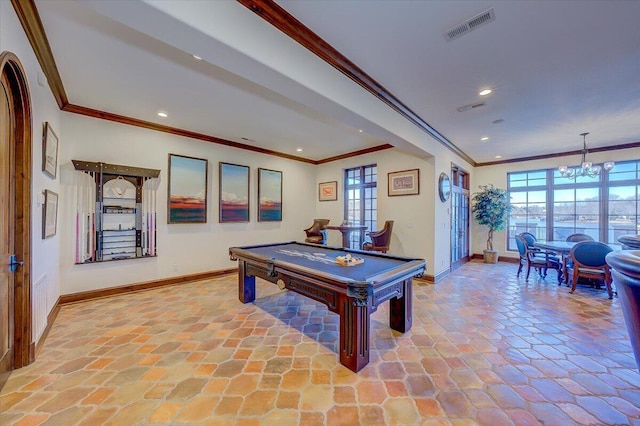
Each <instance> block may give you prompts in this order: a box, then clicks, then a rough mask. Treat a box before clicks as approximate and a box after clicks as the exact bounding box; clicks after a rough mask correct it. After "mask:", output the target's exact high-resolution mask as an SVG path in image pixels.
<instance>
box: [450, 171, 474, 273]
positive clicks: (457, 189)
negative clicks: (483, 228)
mask: <svg viewBox="0 0 640 426" xmlns="http://www.w3.org/2000/svg"><path fill="white" fill-rule="evenodd" d="M458 174H462V175H463V184H462V186H460V185H458V184H457V183H456V182H457V181H458V180H459V179H458ZM470 179H471V175H470V174H469V172H467V171H466V170H465V169H463V168H462V167H460V166H458V165H456V164H454V163H451V198H453V197H455V196H456V195H455V194H462V195H466V197H467V209H466V213H467V220H466V223H467V229H466V230H465V238H466V241H467V242H466V247H467V255H466V256H464V257H460V258H458V260H457V261H455V262H453V261H452V257H453V247H454V244H453V238H454V236H453V226H452V229H451V235H450V236H449V238H450V239H451V243H450V251H451V252H450V253H449V262H450V270H451V271H455V270H456V269H458V268H459V267H461V266H462V265H464V264H465V263H467V262H468V261H469V260H470V259H471V250H470V249H471V244H470V240H469V239H470V226H471V191H470V190H469V183H470ZM454 214H455V213H454V211H453V208H451V215H450V216H451V217H450V223H453V215H454Z"/></svg>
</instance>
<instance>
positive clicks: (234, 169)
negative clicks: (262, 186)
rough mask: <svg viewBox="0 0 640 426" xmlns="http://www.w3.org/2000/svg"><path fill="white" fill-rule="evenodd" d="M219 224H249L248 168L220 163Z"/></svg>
mask: <svg viewBox="0 0 640 426" xmlns="http://www.w3.org/2000/svg"><path fill="white" fill-rule="evenodd" d="M219 221H220V223H225V222H249V167H248V166H241V165H238V164H229V163H222V162H221V163H220V218H219Z"/></svg>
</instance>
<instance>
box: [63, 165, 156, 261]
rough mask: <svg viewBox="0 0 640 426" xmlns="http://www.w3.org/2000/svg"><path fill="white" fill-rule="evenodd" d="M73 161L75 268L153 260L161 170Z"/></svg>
mask: <svg viewBox="0 0 640 426" xmlns="http://www.w3.org/2000/svg"><path fill="white" fill-rule="evenodd" d="M71 161H72V163H73V166H74V168H75V170H76V174H75V185H74V186H75V190H76V193H75V201H76V203H75V204H76V218H75V224H76V226H75V230H76V232H75V234H76V253H75V263H92V262H103V261H107V260H121V259H135V258H143V257H153V256H157V250H156V192H157V188H158V182H159V179H158V177H159V176H160V170H155V169H145V168H141V167H131V166H121V165H117V164H107V163H102V162H91V161H82V160H71Z"/></svg>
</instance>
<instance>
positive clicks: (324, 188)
mask: <svg viewBox="0 0 640 426" xmlns="http://www.w3.org/2000/svg"><path fill="white" fill-rule="evenodd" d="M318 197H319V200H320V201H336V200H337V199H338V182H337V181H335V180H334V181H333V182H320V183H319V184H318Z"/></svg>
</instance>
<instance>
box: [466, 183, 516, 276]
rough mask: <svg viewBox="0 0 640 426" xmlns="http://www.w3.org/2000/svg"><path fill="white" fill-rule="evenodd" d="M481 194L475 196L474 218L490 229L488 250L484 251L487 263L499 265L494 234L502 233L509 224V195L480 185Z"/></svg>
mask: <svg viewBox="0 0 640 426" xmlns="http://www.w3.org/2000/svg"><path fill="white" fill-rule="evenodd" d="M479 188H480V190H481V191H480V192H476V193H475V194H473V198H472V207H471V211H472V213H473V218H474V219H475V220H476V221H477V222H478V223H479V224H480V225H487V226H488V227H489V235H488V237H487V249H486V250H484V261H485V262H486V263H497V262H498V252H497V251H496V250H494V249H493V232H494V231H502V230H503V229H504V227H505V225H506V223H507V216H508V214H509V211H510V210H511V204H510V203H509V198H510V197H509V194H508V193H507V191H506V190H504V189H499V188H495V187H494V186H493V185H491V184H489V185H480V186H479Z"/></svg>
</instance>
